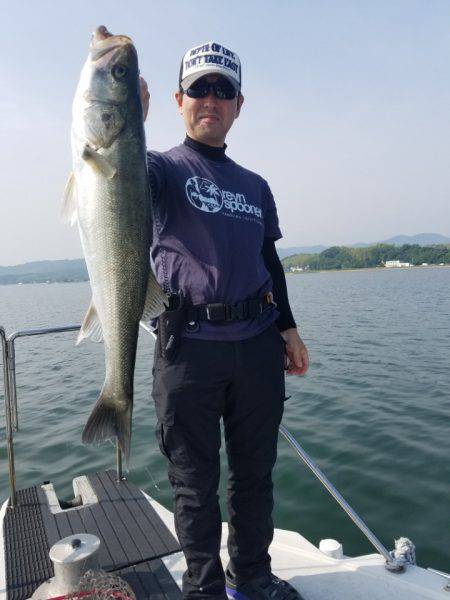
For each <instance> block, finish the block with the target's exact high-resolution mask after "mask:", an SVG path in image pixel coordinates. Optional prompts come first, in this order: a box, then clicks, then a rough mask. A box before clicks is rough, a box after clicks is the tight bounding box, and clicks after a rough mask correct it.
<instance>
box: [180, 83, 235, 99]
mask: <svg viewBox="0 0 450 600" xmlns="http://www.w3.org/2000/svg"><path fill="white" fill-rule="evenodd" d="M211 90H212V92H213V94H214V96H215V97H216V98H218V99H219V100H233V98H236V96H237V94H238V92H237V90H235V89H234V86H233V85H232V84H231V83H230V82H229V81H228V80H227V79H219V80H218V81H216V82H215V83H209V82H208V81H207V80H206V79H203V78H202V79H197V81H195V82H194V83H193V84H192V85H191V86H190V87H188V88H187V90H186V94H187V95H188V96H189V98H206V96H207V95H208V94H209V92H210V91H211Z"/></svg>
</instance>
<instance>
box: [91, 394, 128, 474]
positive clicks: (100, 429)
mask: <svg viewBox="0 0 450 600" xmlns="http://www.w3.org/2000/svg"><path fill="white" fill-rule="evenodd" d="M114 404H120V405H122V406H125V407H126V408H125V410H119V409H117V408H115V407H114ZM132 411H133V398H132V397H130V395H128V394H126V393H124V394H123V396H122V397H119V398H117V396H116V395H115V394H114V398H113V392H112V390H111V388H110V387H109V386H107V385H106V384H105V385H104V386H103V389H102V391H101V393H100V396H99V398H98V400H97V402H96V403H95V406H94V408H93V409H92V412H91V414H90V416H89V419H88V421H87V423H86V425H85V427H84V429H83V434H82V436H81V439H82V441H83V444H100V443H101V442H103V441H105V440H109V439H113V438H116V437H117V441H118V442H119V447H120V449H121V450H122V452H123V454H124V456H125V460H126V462H127V464H128V462H129V458H130V442H131V414H132Z"/></svg>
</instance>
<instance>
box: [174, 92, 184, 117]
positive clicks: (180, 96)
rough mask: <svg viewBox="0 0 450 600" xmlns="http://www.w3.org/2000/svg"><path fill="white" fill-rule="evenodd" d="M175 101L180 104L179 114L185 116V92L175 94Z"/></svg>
mask: <svg viewBox="0 0 450 600" xmlns="http://www.w3.org/2000/svg"><path fill="white" fill-rule="evenodd" d="M175 100H176V102H177V104H178V112H179V113H180V115H182V114H183V92H180V91H178V92H175Z"/></svg>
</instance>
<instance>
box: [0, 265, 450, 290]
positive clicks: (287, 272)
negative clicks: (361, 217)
mask: <svg viewBox="0 0 450 600" xmlns="http://www.w3.org/2000/svg"><path fill="white" fill-rule="evenodd" d="M448 268H450V264H444V265H426V266H425V265H417V266H415V267H361V268H359V269H321V270H317V271H316V270H314V269H308V270H307V271H295V272H293V271H285V272H284V274H285V275H307V274H308V273H311V274H313V273H314V274H317V273H355V272H358V271H364V272H366V271H410V270H416V269H448ZM86 282H89V279H77V280H73V281H64V280H60V281H58V280H55V281H17V282H5V283H3V282H1V281H0V287H2V286H5V287H6V286H13V285H20V286H22V285H53V284H54V283H86Z"/></svg>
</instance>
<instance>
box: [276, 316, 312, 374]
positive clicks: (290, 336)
mask: <svg viewBox="0 0 450 600" xmlns="http://www.w3.org/2000/svg"><path fill="white" fill-rule="evenodd" d="M281 336H282V338H283V339H284V341H285V342H286V354H287V358H288V368H287V374H288V375H304V374H305V373H306V371H307V370H308V368H309V356H308V350H307V349H306V346H305V344H304V343H303V341H302V339H301V338H300V336H299V335H298V331H297V328H296V327H293V328H292V329H286V330H285V331H282V332H281Z"/></svg>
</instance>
